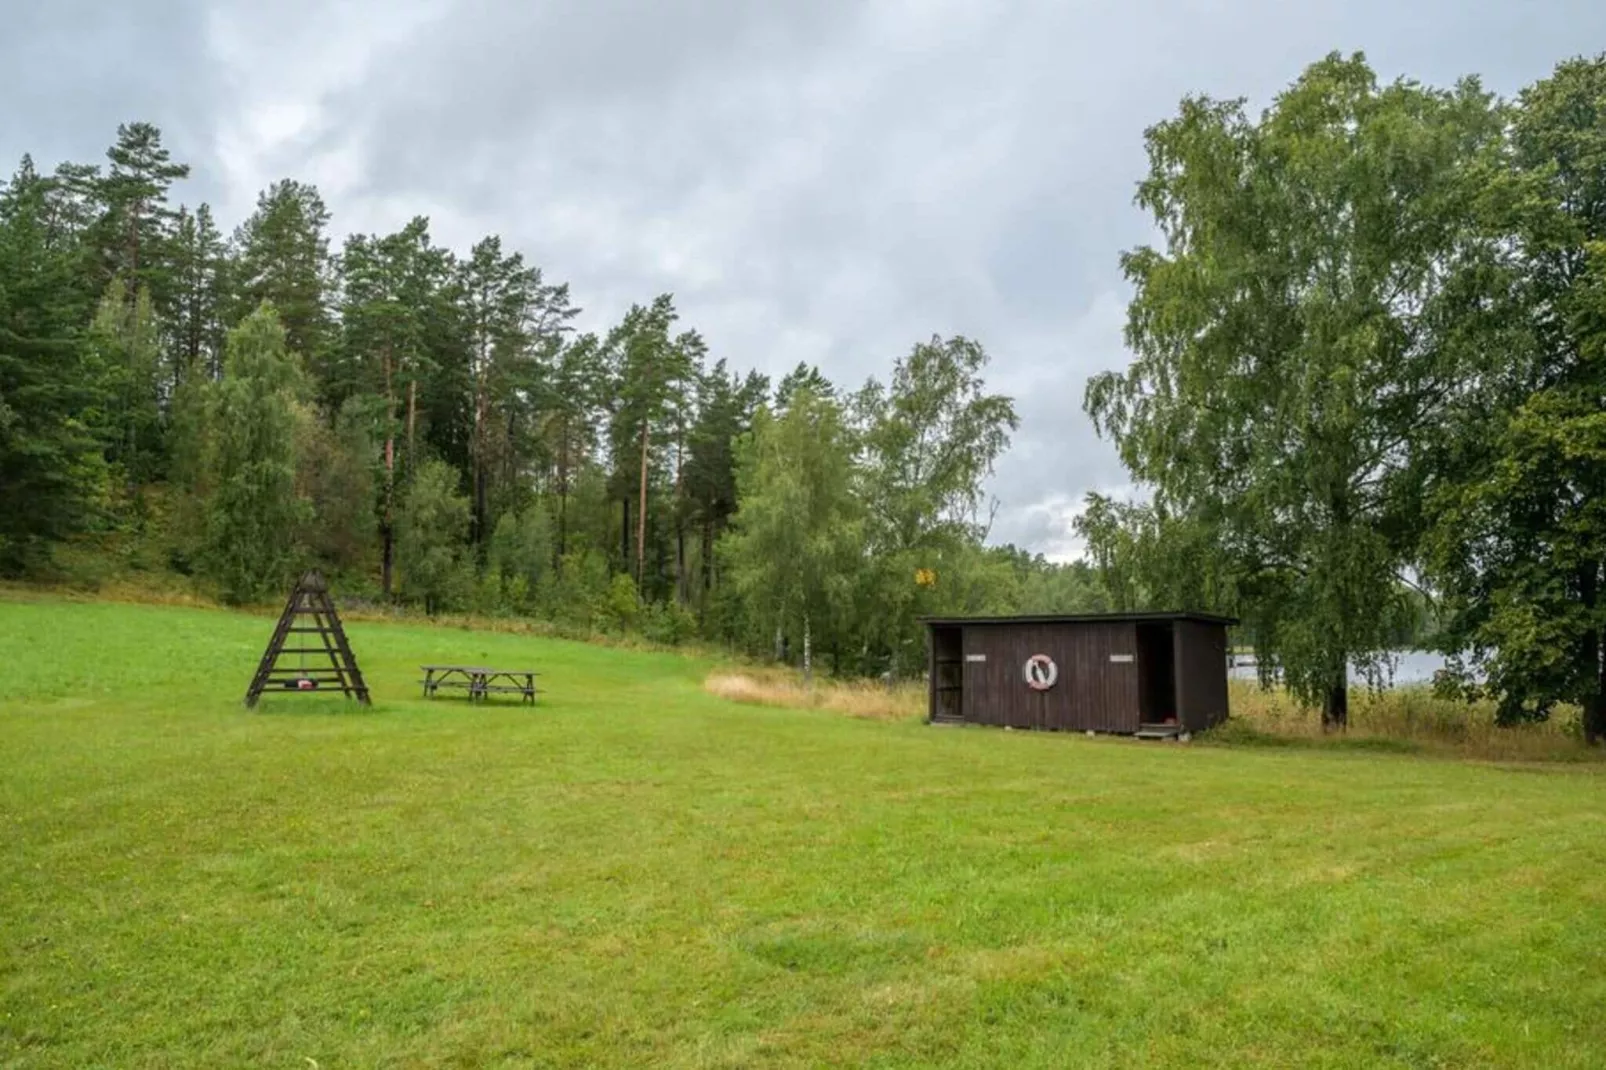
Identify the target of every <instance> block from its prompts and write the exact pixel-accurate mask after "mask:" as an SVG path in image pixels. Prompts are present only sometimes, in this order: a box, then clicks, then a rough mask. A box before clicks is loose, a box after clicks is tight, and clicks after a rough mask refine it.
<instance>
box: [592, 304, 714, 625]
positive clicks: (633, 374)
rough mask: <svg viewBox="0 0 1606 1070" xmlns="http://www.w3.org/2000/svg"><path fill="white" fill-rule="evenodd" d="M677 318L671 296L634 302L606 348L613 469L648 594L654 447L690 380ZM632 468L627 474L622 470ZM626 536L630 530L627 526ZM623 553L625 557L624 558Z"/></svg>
mask: <svg viewBox="0 0 1606 1070" xmlns="http://www.w3.org/2000/svg"><path fill="white" fill-rule="evenodd" d="M677 318H678V316H677V314H676V312H675V303H674V299H673V298H672V297H671V296H670V295H668V294H662V295H660V296H659V297H657V298H656V299H655V300H654V301H653V303H652V305H651V306H650V307H647V308H643V307H641V306H640V305H636V306H633V307H632V308H631V309H630V311H629V312H628V313H626V315H625V318H624V321H623V322H622V323H621V324H620V325H619V326H618V327H617V328H615V330H614V332H613V334H612V335H611V336H610V339H609V344H608V349H609V350H610V351H611V352H612V354H613V355H614V359H615V361H616V366H615V373H614V380H615V382H616V383H617V400H616V407H615V409H614V413H613V421H612V428H611V436H610V437H611V439H612V445H613V455H614V469H615V473H616V475H618V476H620V477H624V478H621V479H620V480H619V484H620V489H621V491H622V492H623V493H622V497H623V500H624V501H625V503H626V516H627V517H628V516H629V505H630V503H631V501H632V499H633V500H634V504H635V529H634V533H633V534H634V551H635V552H634V558H635V562H634V568H633V570H632V571H633V572H634V573H635V579H636V586H637V590H638V591H641V592H642V594H643V596H645V595H646V593H647V592H646V590H645V587H646V584H647V509H648V493H647V491H648V486H649V483H650V477H651V473H652V469H653V464H654V447H655V445H657V444H659V443H657V442H655V438H661V437H662V436H663V435H664V433H665V431H666V426H665V425H666V422H667V421H668V420H669V418H670V416H671V414H672V412H673V411H674V406H675V402H676V399H677V398H678V397H680V396H681V395H682V394H683V392H684V391H685V389H686V387H687V386H688V385H689V384H690V383H691V382H692V381H693V379H694V369H693V364H692V359H693V350H692V348H690V347H688V346H687V345H686V344H683V343H682V342H677V340H675V339H672V338H671V337H670V333H669V332H670V328H671V327H672V326H673V325H674V323H675V320H676V319H677ZM626 473H630V474H631V475H630V476H629V477H626V476H625V474H626ZM625 529H626V530H625V532H624V539H625V540H626V541H627V542H628V541H629V539H630V537H631V534H632V532H631V531H630V524H629V523H628V522H627V523H626V525H625ZM628 556H630V555H628V554H627V558H628Z"/></svg>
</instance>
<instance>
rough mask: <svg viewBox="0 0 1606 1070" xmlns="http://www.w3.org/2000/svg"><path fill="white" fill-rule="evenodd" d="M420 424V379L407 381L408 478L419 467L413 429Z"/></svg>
mask: <svg viewBox="0 0 1606 1070" xmlns="http://www.w3.org/2000/svg"><path fill="white" fill-rule="evenodd" d="M417 426H418V380H417V379H412V380H409V381H408V383H407V473H408V478H411V477H412V473H413V472H416V471H417V470H418V469H417V467H416V465H417V463H418V462H417V457H416V451H415V448H414V447H415V445H416V443H415V441H414V435H413V431H414V429H415V428H416V427H417Z"/></svg>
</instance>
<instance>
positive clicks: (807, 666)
mask: <svg viewBox="0 0 1606 1070" xmlns="http://www.w3.org/2000/svg"><path fill="white" fill-rule="evenodd" d="M803 686H804V687H813V686H814V636H813V635H812V634H811V633H810V631H809V615H808V614H807V613H805V614H803Z"/></svg>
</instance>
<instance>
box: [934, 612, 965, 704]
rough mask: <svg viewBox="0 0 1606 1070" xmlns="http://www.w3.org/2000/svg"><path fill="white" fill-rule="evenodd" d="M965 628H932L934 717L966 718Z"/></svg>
mask: <svg viewBox="0 0 1606 1070" xmlns="http://www.w3.org/2000/svg"><path fill="white" fill-rule="evenodd" d="M964 634H965V633H964V631H963V630H962V629H960V628H952V627H950V628H933V629H931V661H932V669H933V672H932V674H931V699H932V701H931V719H932V720H933V721H940V722H949V721H952V722H959V721H963V720H964V719H965V711H964V695H965V650H964Z"/></svg>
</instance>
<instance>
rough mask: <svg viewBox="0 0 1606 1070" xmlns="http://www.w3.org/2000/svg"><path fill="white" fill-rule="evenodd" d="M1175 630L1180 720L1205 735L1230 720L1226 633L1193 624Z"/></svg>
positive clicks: (1180, 623) (1222, 629) (1188, 622)
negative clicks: (1206, 730)
mask: <svg viewBox="0 0 1606 1070" xmlns="http://www.w3.org/2000/svg"><path fill="white" fill-rule="evenodd" d="M1176 628H1177V655H1178V656H1177V704H1178V710H1177V719H1178V720H1179V721H1181V722H1182V724H1183V726H1184V727H1186V728H1187V729H1188V731H1190V732H1203V731H1204V730H1205V729H1207V728H1211V727H1213V726H1215V725H1218V724H1220V723H1221V722H1222V721H1224V720H1226V718H1227V629H1226V628H1225V627H1224V626H1222V625H1220V624H1206V623H1204V622H1202V621H1191V620H1179V621H1177V623H1176Z"/></svg>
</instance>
